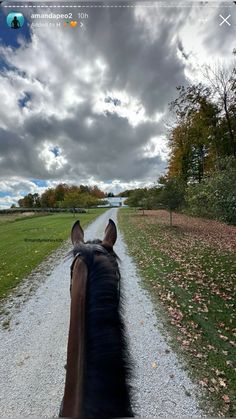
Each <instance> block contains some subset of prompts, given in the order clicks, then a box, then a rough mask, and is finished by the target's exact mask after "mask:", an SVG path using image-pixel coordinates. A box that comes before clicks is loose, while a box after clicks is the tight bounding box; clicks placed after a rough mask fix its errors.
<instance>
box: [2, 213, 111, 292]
mask: <svg viewBox="0 0 236 419" xmlns="http://www.w3.org/2000/svg"><path fill="white" fill-rule="evenodd" d="M105 210H106V209H104V208H96V209H93V210H90V211H89V213H86V214H76V218H75V217H74V215H73V214H53V215H45V216H37V215H36V216H32V217H22V218H18V217H13V218H11V217H9V216H8V217H5V216H1V215H0V237H1V241H0V299H1V298H5V297H7V295H8V294H9V293H10V292H11V290H12V289H13V288H14V287H15V286H16V285H18V284H19V282H20V281H21V280H22V279H23V278H24V277H25V276H27V275H28V274H29V273H30V272H31V271H32V269H34V268H36V266H37V265H38V264H39V263H40V262H42V260H43V259H44V258H45V257H46V256H48V255H49V254H50V253H51V252H52V251H54V250H56V249H57V248H58V247H60V246H61V245H62V242H63V241H64V240H66V239H68V238H69V235H70V230H71V226H72V224H73V223H74V222H75V220H76V219H78V218H79V219H80V221H81V225H82V226H83V227H85V226H87V225H88V224H89V223H90V222H92V221H93V220H94V219H95V218H97V217H98V216H99V215H100V214H102V213H103V212H104V211H105ZM2 217H3V218H2Z"/></svg>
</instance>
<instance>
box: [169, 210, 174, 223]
mask: <svg viewBox="0 0 236 419" xmlns="http://www.w3.org/2000/svg"><path fill="white" fill-rule="evenodd" d="M169 213H170V226H171V227H172V226H173V223H172V210H171V209H170V210H169Z"/></svg>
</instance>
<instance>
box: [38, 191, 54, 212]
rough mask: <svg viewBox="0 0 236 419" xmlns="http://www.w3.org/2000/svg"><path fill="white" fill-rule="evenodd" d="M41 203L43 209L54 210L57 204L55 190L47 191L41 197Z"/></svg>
mask: <svg viewBox="0 0 236 419" xmlns="http://www.w3.org/2000/svg"><path fill="white" fill-rule="evenodd" d="M40 203H41V207H42V208H54V207H55V204H56V197H55V189H53V188H49V189H46V191H45V192H43V193H42V195H41V198H40Z"/></svg>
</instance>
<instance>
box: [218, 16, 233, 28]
mask: <svg viewBox="0 0 236 419" xmlns="http://www.w3.org/2000/svg"><path fill="white" fill-rule="evenodd" d="M219 17H220V18H221V19H222V21H221V22H220V23H219V26H222V25H223V24H224V23H226V24H227V25H228V26H231V23H230V22H228V19H229V18H230V17H231V15H228V16H227V17H224V16H222V15H219Z"/></svg>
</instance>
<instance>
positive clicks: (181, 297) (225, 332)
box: [119, 209, 236, 417]
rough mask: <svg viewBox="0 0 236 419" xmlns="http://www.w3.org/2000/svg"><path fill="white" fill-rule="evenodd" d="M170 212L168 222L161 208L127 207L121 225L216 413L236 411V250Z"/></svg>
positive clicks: (176, 342) (174, 338) (179, 347)
mask: <svg viewBox="0 0 236 419" xmlns="http://www.w3.org/2000/svg"><path fill="white" fill-rule="evenodd" d="M168 217H169V216H168V213H166V222H163V220H161V221H160V220H159V218H158V211H157V212H156V214H155V215H153V214H152V215H151V216H148V212H146V216H143V215H141V214H137V212H135V211H134V210H131V209H122V210H120V211H119V226H120V228H121V231H122V232H123V234H124V238H125V241H126V243H127V245H128V249H129V252H130V254H131V255H132V256H133V258H134V260H135V262H136V264H137V266H138V268H139V271H140V274H141V276H142V277H143V279H144V283H145V285H146V286H147V287H148V288H149V289H150V291H151V293H152V295H153V297H154V298H155V299H156V301H157V303H158V304H159V305H160V303H161V307H162V308H163V309H164V313H165V324H166V325H167V328H168V331H169V332H170V334H171V336H172V344H173V345H174V347H175V349H176V350H177V351H178V352H179V353H180V354H181V355H184V358H185V359H186V360H187V363H188V366H189V371H190V373H191V375H192V377H193V378H194V379H195V380H196V381H197V382H198V384H199V385H200V386H201V387H202V388H203V389H205V391H204V393H205V395H206V398H207V399H209V400H211V401H212V402H213V403H212V405H213V413H215V414H217V415H219V416H231V417H232V416H236V312H235V301H236V280H235V279H236V275H235V254H233V253H232V252H230V251H228V250H224V249H223V248H222V246H221V243H219V246H217V243H215V245H214V246H213V242H212V241H211V240H210V237H209V240H208V236H207V231H206V233H205V236H206V237H205V238H204V237H198V236H197V234H195V233H194V234H193V232H192V231H191V229H189V228H188V226H186V228H185V226H184V225H183V223H182V226H181V228H180V227H178V226H176V227H173V228H170V227H169V226H168ZM188 220H189V222H190V225H191V218H188ZM195 221H196V219H195ZM200 222H201V221H199V223H200ZM201 228H202V226H201ZM225 228H227V226H225Z"/></svg>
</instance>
